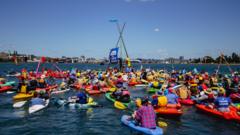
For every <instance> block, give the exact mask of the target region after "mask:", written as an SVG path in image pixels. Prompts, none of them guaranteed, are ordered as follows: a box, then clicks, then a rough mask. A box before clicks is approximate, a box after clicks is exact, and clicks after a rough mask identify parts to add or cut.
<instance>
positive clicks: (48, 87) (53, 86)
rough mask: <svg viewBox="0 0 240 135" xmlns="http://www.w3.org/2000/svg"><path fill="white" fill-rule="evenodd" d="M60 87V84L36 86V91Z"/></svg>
mask: <svg viewBox="0 0 240 135" xmlns="http://www.w3.org/2000/svg"><path fill="white" fill-rule="evenodd" d="M57 87H58V85H57V84H56V85H51V86H47V87H46V88H36V91H39V90H46V91H49V90H52V89H56V88H57Z"/></svg>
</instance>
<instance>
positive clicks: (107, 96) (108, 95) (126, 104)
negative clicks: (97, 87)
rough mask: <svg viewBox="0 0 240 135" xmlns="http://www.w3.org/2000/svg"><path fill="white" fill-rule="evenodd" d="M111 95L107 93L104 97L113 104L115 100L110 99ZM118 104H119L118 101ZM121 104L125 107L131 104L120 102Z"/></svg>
mask: <svg viewBox="0 0 240 135" xmlns="http://www.w3.org/2000/svg"><path fill="white" fill-rule="evenodd" d="M111 94H112V93H110V92H108V93H106V94H105V97H106V98H107V99H108V100H110V101H112V102H115V101H116V99H114V98H112V97H111ZM119 102H120V101H119ZM121 103H122V104H124V105H125V106H128V104H129V103H131V102H129V103H123V102H121Z"/></svg>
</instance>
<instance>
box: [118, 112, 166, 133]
mask: <svg viewBox="0 0 240 135" xmlns="http://www.w3.org/2000/svg"><path fill="white" fill-rule="evenodd" d="M129 118H130V116H128V115H123V116H122V118H121V122H122V123H123V124H125V125H126V126H128V127H130V128H132V129H133V130H136V131H138V132H142V133H144V134H147V135H162V134H163V130H162V129H161V128H160V127H156V129H149V128H144V127H140V126H136V125H135V124H134V121H132V120H129Z"/></svg>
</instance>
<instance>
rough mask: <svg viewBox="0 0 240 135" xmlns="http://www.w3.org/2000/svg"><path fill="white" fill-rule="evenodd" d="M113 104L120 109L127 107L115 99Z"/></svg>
mask: <svg viewBox="0 0 240 135" xmlns="http://www.w3.org/2000/svg"><path fill="white" fill-rule="evenodd" d="M114 106H115V107H116V108H117V109H120V110H124V109H127V107H126V106H125V105H124V104H123V103H121V102H119V101H115V102H114Z"/></svg>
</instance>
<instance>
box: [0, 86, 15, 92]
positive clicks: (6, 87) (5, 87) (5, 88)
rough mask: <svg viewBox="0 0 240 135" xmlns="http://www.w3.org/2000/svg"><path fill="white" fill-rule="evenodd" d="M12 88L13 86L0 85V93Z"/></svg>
mask: <svg viewBox="0 0 240 135" xmlns="http://www.w3.org/2000/svg"><path fill="white" fill-rule="evenodd" d="M12 88H13V87H12V86H1V88H0V93H1V92H6V91H8V90H11V89H12Z"/></svg>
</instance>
